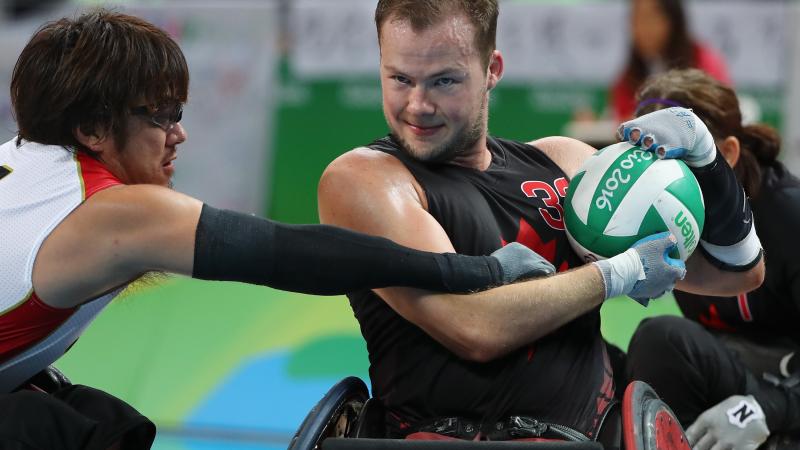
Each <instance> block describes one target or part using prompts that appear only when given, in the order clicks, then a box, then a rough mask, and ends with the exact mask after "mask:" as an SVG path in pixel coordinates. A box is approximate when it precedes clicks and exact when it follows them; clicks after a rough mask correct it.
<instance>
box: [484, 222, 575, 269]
mask: <svg viewBox="0 0 800 450" xmlns="http://www.w3.org/2000/svg"><path fill="white" fill-rule="evenodd" d="M500 240H501V241H502V243H503V245H504V246H505V245H506V244H508V242H506V240H505V239H503V238H500ZM515 241H516V242H519V243H520V244H522V245H524V246H526V247H528V248H529V249H531V250H533V251H535V252H536V253H538V254H540V255H542V257H543V258H544V259H546V260H548V261H550V262H551V263H553V264H555V259H556V241H555V240H551V241H548V242H544V241H543V240H542V238H541V237H540V236H539V233H537V232H536V230H535V229H533V227H532V226H530V224H529V223H528V222H527V221H526V220H525V219H524V218H523V219H520V220H519V232H518V233H517V238H516V239H515ZM567 269H569V264H568V263H567V262H566V261H563V262H562V263H561V266H559V267H558V271H559V272H562V271H564V270H567Z"/></svg>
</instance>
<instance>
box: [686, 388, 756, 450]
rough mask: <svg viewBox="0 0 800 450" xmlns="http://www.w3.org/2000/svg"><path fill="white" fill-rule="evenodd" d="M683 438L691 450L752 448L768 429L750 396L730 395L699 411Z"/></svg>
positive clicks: (740, 449)
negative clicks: (701, 412) (686, 440)
mask: <svg viewBox="0 0 800 450" xmlns="http://www.w3.org/2000/svg"><path fill="white" fill-rule="evenodd" d="M686 437H687V438H688V439H689V444H691V445H692V448H693V449H694V450H709V449H711V450H755V449H756V448H758V446H759V445H761V444H762V443H763V442H764V441H766V440H767V438H768V437H769V428H767V420H766V418H765V417H764V412H763V411H762V410H761V405H759V404H758V402H757V401H756V399H755V398H753V396H752V395H734V396H731V397H728V398H727V399H725V400H723V401H722V402H720V403H719V404H717V405H716V406H714V407H712V408H710V409H708V410H706V411H705V412H704V413H703V414H700V417H698V418H697V420H696V421H695V422H694V423H693V424H692V426H690V427H689V429H687V430H686Z"/></svg>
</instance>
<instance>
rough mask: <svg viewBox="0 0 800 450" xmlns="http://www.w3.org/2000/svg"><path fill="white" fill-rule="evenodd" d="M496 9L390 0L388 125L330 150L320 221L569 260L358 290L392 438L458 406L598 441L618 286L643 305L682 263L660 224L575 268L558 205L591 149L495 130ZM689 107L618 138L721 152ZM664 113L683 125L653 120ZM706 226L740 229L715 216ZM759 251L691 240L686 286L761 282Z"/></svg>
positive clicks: (482, 4) (707, 288)
mask: <svg viewBox="0 0 800 450" xmlns="http://www.w3.org/2000/svg"><path fill="white" fill-rule="evenodd" d="M497 12H498V11H497V2H496V1H494V0H446V1H445V0H442V1H437V2H430V1H421V0H420V1H414V0H381V1H379V2H378V6H377V10H376V16H375V20H376V25H377V27H378V36H379V42H380V49H381V64H380V73H381V82H382V92H383V108H384V115H385V117H386V120H387V122H388V125H389V128H390V130H391V134H390V136H389V137H387V138H384V139H380V140H377V141H375V142H373V143H372V144H370V145H369V146H367V147H362V148H358V149H355V150H352V151H350V152H348V153H346V154H344V155H343V156H341V157H339V158H338V159H337V160H336V161H334V162H333V163H331V165H330V166H329V167H328V168H327V169H326V171H325V173H324V175H323V177H322V180H321V182H320V186H319V209H320V217H321V219H322V221H323V222H327V223H331V224H337V225H341V226H345V227H349V228H352V229H355V230H358V231H363V232H367V233H371V234H377V235H381V236H385V237H389V238H391V239H393V240H396V241H397V242H400V243H403V244H405V245H408V246H410V247H415V248H419V249H426V250H432V251H453V250H458V251H460V252H463V253H466V254H475V255H480V254H487V253H489V252H491V251H493V250H495V249H497V248H500V247H501V246H503V245H504V244H506V243H507V242H512V241H518V242H522V243H525V244H526V245H528V246H530V247H531V248H533V249H534V250H536V251H537V252H538V253H540V254H541V255H543V256H545V257H546V258H547V259H549V260H550V261H551V262H552V263H553V264H554V265H555V266H556V267H557V268H558V269H559V270H560V271H561V273H560V274H558V275H555V276H552V277H548V278H542V279H538V280H534V281H529V282H525V283H519V284H515V285H511V286H506V287H502V288H499V289H495V290H492V291H490V292H486V293H482V294H478V295H475V296H470V297H469V298H456V297H454V296H450V295H440V294H434V293H431V292H428V291H425V290H419V289H407V288H386V289H378V290H374V291H362V292H354V293H352V294H351V295H350V301H351V305H352V307H353V310H354V311H355V314H356V317H357V319H358V320H359V323H360V325H361V329H362V333H363V335H364V337H365V339H366V341H367V348H368V351H369V356H370V363H371V367H370V375H371V379H372V387H373V394H374V395H375V396H376V397H378V398H379V399H380V400H381V402H382V403H383V404H384V405H385V406H386V408H387V411H388V414H387V424H388V425H389V429H390V435H392V436H398V435H400V436H403V435H408V436H410V437H415V436H417V435H419V434H420V432H424V431H426V430H430V429H439V430H441V429H442V428H441V427H438V428H437V427H436V426H433V427H431V424H435V423H436V422H437V420H438V419H444V418H448V419H452V420H446V421H444V422H446V423H450V424H461V425H464V424H467V423H468V424H469V426H456V428H458V430H455V429H454V430H450V431H452V432H453V433H451V434H456V435H458V436H460V437H464V438H474V437H475V436H476V435H477V434H478V433H483V436H484V437H488V438H495V436H494V435H492V433H493V432H491V430H488V429H487V427H492V428H494V426H495V425H496V424H497V423H501V424H504V423H505V424H507V423H509V422H510V421H511V418H510V417H509V416H512V415H520V416H528V417H533V418H535V419H537V420H542V421H545V422H549V423H555V424H560V425H564V426H567V427H569V428H570V429H572V431H570V432H568V434H575V433H578V434H581V435H583V436H585V437H588V438H590V439H594V438H596V437H597V436H598V434H599V429H600V426H601V422H602V421H603V418H604V416H605V414H606V413H607V412H608V411H609V405H610V402H611V401H612V397H613V392H614V386H613V382H612V381H611V371H610V368H609V364H608V360H607V356H606V353H605V350H604V346H603V343H602V340H601V337H600V318H599V307H600V304H601V303H602V302H603V300H604V299H605V298H608V297H609V296H614V295H620V294H628V295H630V296H631V297H634V298H636V299H638V300H640V301H642V302H643V303H645V302H646V300H647V299H648V298H653V297H655V296H657V295H658V294H660V293H661V289H664V288H666V289H669V288H671V286H672V283H673V282H674V281H675V280H676V279H677V278H680V277H681V276H682V273H680V272H681V270H679V271H675V269H676V268H677V267H676V266H677V265H679V264H677V263H676V262H675V261H671V260H669V258H666V259H665V253H664V251H665V250H666V249H667V248H669V247H670V241H669V239H668V238H667V237H666V236H656V237H654V238H653V239H651V240H649V241H647V242H644V243H639V244H637V245H635V246H634V248H632V249H631V250H628V252H626V253H623V254H622V255H619V256H617V257H614V258H611V259H609V260H605V261H600V262H598V263H593V264H587V265H583V266H581V267H577V266H579V265H580V261H578V260H577V259H576V257H575V254H574V253H572V250H571V249H570V247H569V245H568V244H567V240H566V235H565V233H564V224H563V220H562V203H563V199H564V195H565V192H566V189H567V185H568V182H569V179H570V177H571V176H572V175H573V174H574V173H575V172H576V170H577V169H578V167H579V166H580V165H581V163H582V162H583V161H584V160H585V159H586V158H588V157H589V156H590V155H591V154H592V153H593V152H594V149H593V148H591V147H589V146H587V145H585V144H583V143H581V142H578V141H575V140H572V139H567V138H560V137H549V138H543V139H539V140H536V141H534V142H531V143H521V142H514V141H509V140H504V139H499V138H494V137H490V136H488V132H487V127H488V126H487V123H488V122H487V114H488V106H487V105H488V101H489V91H490V90H491V89H492V88H493V87H494V86H495V85H496V84H497V83H498V82H499V80H500V78H501V77H502V74H503V57H502V55H501V53H500V52H499V51H497V50H496V49H495V46H494V43H495V30H496V21H497ZM685 114H687V116H686V117H685V118H684V117H677V119H675V118H671V117H666V116H663V115H659V116H654V117H651V118H650V119H654V122H653V121H650V122H647V123H644V124H638V125H637V124H630V125H631V126H629V127H627V128H625V130H624V135H625V137H626V139H627V138H630V139H632V140H633V141H636V142H639V143H642V144H647V146H651V147H652V150H655V149H656V148H657V147H658V146H659V145H658V144H664V145H667V146H669V148H670V149H671V150H674V148H673V147H674V146H676V145H684V146H685V150H686V152H685V153H686V155H684V157H685V159H687V160H690V159H691V160H697V161H700V162H703V163H704V162H705V160H706V159H708V158H709V157H710V158H712V159H713V158H714V156H715V154H716V153H715V151H714V149H713V145H711V146H710V147H709V146H708V145H707V144H708V142H709V139H708V138H707V136H706V135H707V134H708V133H707V131H705V132H704V133H700V131H703V130H705V127H701V125H702V124H699V123H695V117H694V115H692V114H691V112H688V111H687V112H685ZM676 120H677V121H676ZM660 124H663V125H664V128H665V129H666V130H667V131H669V130H675V131H676V133H675V134H674V135H671V134H670V133H666V134H663V133H659V134H658V135H657V137H658V139H655V138H654V136H656V135H652V136H651V135H650V134H648V130H650V129H654V128H658V127H657V126H656V125H660ZM689 126H691V127H692V128H691V129H688V128H687V127H689ZM695 130H698V132H697V133H695ZM643 132H644V133H643ZM683 136H690V137H691V142H683V141H682V140H681V138H682V137H683ZM695 138H696V139H695ZM712 144H713V143H712ZM674 153H675V152H674V151H673V152H671V153H668V154H667V156H674V155H673V154H674ZM713 175H714V176H722V177H724V176H725V175H726V174H716V173H715V174H713ZM731 176H732V175H731ZM726 180H727V178H726ZM701 185H702V183H701ZM707 223H711V224H712V225H709V226H710V227H711V228H715V226H714V225H713V224H715V223H716V224H718V225H717V226H716V229H720V227H721V228H723V229H727V230H733V232H738V231H740V230H739V229H740V228H742V227H743V225H742V224H741V222H740V223H738V224H736V223H734V224H730V223H727V222H725V221H721V220H717V218H715V217H711V218H709V219H707ZM749 229H750V228H749V227H746V229H745V235H746V234H747V231H749ZM723 234H725V233H723ZM644 246H652V247H648V248H645V247H644ZM749 256H750V258H751V260H747V261H745V264H749V265H747V266H746V267H742V269H743V271H741V272H737V273H732V272H730V271H729V270H726V269H725V268H723V269H720V268H718V267H717V266H715V265H712V264H711V262H710V259H713V258H711V257H708V256H706V255H704V254H701V253H700V252H697V253H696V256H694V257H692V258H691V259H689V260H688V261H687V264H686V269H687V272H686V277H685V279H683V280H682V281H680V282H679V286H680V288H681V289H686V290H690V291H695V292H702V293H706V294H716V295H732V294H735V293H738V292H740V291H744V290H748V289H752V288H753V287H755V286H757V285H758V284H759V283H760V281H761V278H762V276H763V264H762V263H761V262H760V255H759V254H755V255H749ZM750 263H752V264H750ZM567 269H573V270H567ZM637 279H641V280H642V281H643V283H645V284H649V283H652V288H650V289H647V292H643V291H640V290H639V289H640V288H642V287H643V286H642V285H638V287H637V286H635V285H634V284H635V283H633V284H632V283H631V282H632V280H637ZM658 279H661V280H662V281H656V280H658ZM444 422H442V421H439V423H440V424H441V423H444ZM475 424H476V426H477V429H476V426H473V425H475ZM459 430H460V431H459ZM461 431H463V432H464V433H467V434H466V435H465V434H464V433H461ZM487 433H488V435H487Z"/></svg>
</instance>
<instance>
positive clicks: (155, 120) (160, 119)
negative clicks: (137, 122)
mask: <svg viewBox="0 0 800 450" xmlns="http://www.w3.org/2000/svg"><path fill="white" fill-rule="evenodd" d="M131 114H132V115H134V116H141V117H144V118H145V119H147V121H148V122H150V123H151V124H152V125H155V126H157V127H159V128H161V129H162V130H164V131H169V130H170V129H172V127H173V126H174V125H175V124H176V123H178V122H180V121H181V118H182V117H183V104H181V103H175V104H174V105H171V106H159V107H158V108H157V109H156V110H155V111H152V110H151V109H150V107H148V106H137V107H135V108H131Z"/></svg>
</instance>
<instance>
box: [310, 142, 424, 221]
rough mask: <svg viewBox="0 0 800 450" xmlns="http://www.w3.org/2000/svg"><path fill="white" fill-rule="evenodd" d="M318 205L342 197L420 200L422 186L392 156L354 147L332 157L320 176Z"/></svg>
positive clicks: (421, 200)
mask: <svg viewBox="0 0 800 450" xmlns="http://www.w3.org/2000/svg"><path fill="white" fill-rule="evenodd" d="M318 194H319V199H320V206H321V207H322V206H323V203H325V202H331V201H335V202H336V203H338V201H341V200H343V199H342V196H346V197H348V198H349V199H350V200H349V201H357V202H363V201H367V200H390V199H394V200H398V199H411V200H413V201H415V202H418V203H420V204H422V203H423V202H424V195H422V188H421V187H420V185H419V183H418V182H417V180H416V178H414V176H413V175H412V174H411V172H410V171H409V170H408V168H407V167H406V166H405V164H403V163H402V162H401V161H400V160H399V159H397V158H396V157H394V156H392V155H390V154H388V153H385V152H382V151H378V150H373V149H370V148H367V147H358V148H355V149H353V150H350V151H348V152H347V153H344V154H343V155H341V156H339V157H338V158H336V159H335V160H333V161H332V162H331V163H330V164H329V165H328V167H327V168H325V171H324V172H323V174H322V178H320V182H319V189H318Z"/></svg>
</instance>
